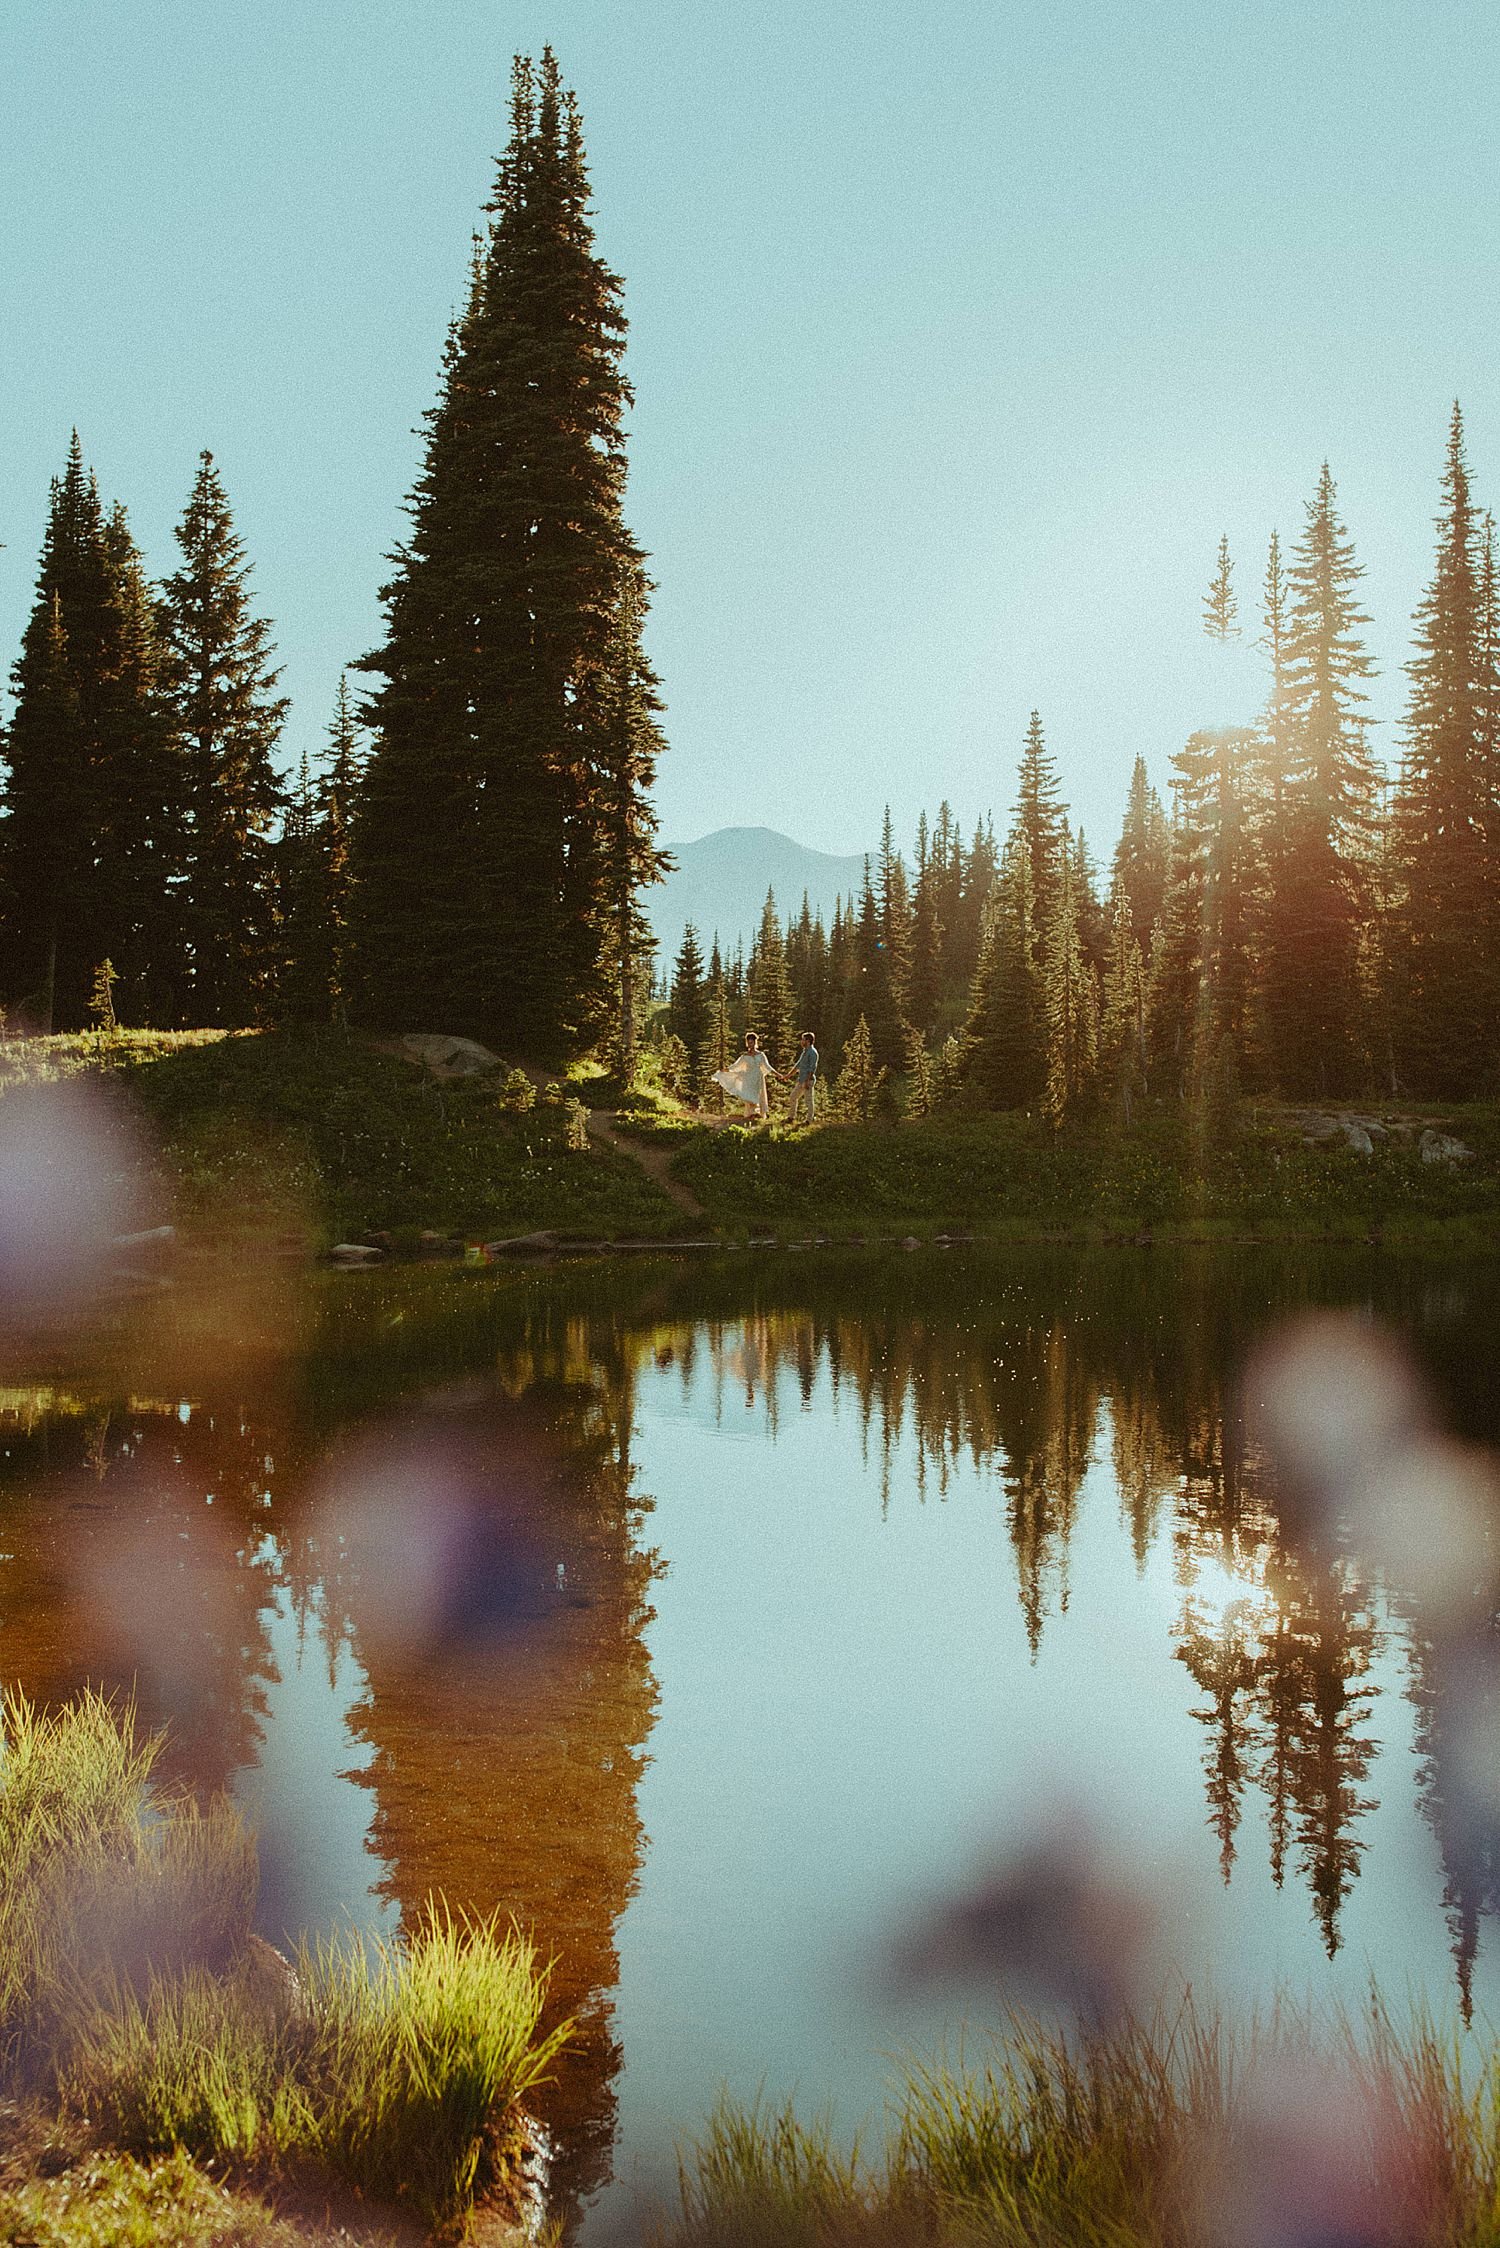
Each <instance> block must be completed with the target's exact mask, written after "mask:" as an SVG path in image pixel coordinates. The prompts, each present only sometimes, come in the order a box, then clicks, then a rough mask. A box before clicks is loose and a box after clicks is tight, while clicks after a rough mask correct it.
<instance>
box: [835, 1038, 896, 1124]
mask: <svg viewBox="0 0 1500 2248" xmlns="http://www.w3.org/2000/svg"><path fill="white" fill-rule="evenodd" d="M885 1077H886V1073H885V1071H884V1070H883V1069H879V1068H877V1067H876V1063H875V1048H874V1045H873V1044H872V1042H871V1038H870V1026H869V1024H868V1023H867V1022H866V1021H865V1018H864V1016H863V1015H861V1016H860V1018H859V1020H858V1022H857V1023H856V1024H855V1026H854V1028H853V1030H852V1031H851V1032H850V1034H849V1038H848V1041H847V1043H846V1045H845V1047H844V1060H843V1067H842V1068H841V1069H840V1071H839V1075H838V1082H837V1084H836V1085H835V1086H834V1089H833V1107H834V1114H835V1115H836V1116H839V1117H841V1118H842V1119H843V1121H844V1122H845V1123H846V1124H868V1123H869V1122H870V1121H871V1119H872V1117H873V1116H874V1114H875V1110H876V1105H877V1103H878V1101H879V1099H880V1093H881V1088H882V1086H883V1085H884V1083H885Z"/></svg>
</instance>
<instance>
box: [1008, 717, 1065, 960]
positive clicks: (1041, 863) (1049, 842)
mask: <svg viewBox="0 0 1500 2248" xmlns="http://www.w3.org/2000/svg"><path fill="white" fill-rule="evenodd" d="M1015 824H1016V827H1017V829H1018V830H1019V831H1020V834H1021V838H1022V840H1023V842H1024V843H1025V845H1026V853H1027V856H1028V858H1029V859H1030V861H1031V893H1032V896H1033V898H1034V899H1035V901H1036V913H1037V921H1038V926H1039V927H1040V926H1042V925H1043V924H1044V923H1045V921H1046V919H1047V916H1048V915H1049V914H1050V912H1051V910H1052V901H1053V898H1054V896H1055V894H1056V890H1057V885H1058V880H1059V876H1060V874H1061V871H1062V852H1063V830H1064V827H1065V826H1066V819H1065V815H1064V813H1063V807H1062V790H1061V787H1060V786H1059V783H1058V778H1057V764H1056V761H1055V760H1054V758H1053V755H1052V752H1051V751H1050V750H1049V749H1048V747H1047V744H1046V739H1045V737H1044V736H1043V733H1042V721H1041V716H1040V713H1039V712H1037V711H1033V712H1032V714H1031V721H1030V723H1029V725H1028V726H1027V728H1026V741H1025V744H1024V747H1023V748H1022V751H1021V765H1020V771H1019V773H1018V775H1017V779H1016V817H1015Z"/></svg>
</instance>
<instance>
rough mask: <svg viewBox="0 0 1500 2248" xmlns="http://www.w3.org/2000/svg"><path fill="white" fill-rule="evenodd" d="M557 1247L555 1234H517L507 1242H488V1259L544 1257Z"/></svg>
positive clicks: (485, 1245)
mask: <svg viewBox="0 0 1500 2248" xmlns="http://www.w3.org/2000/svg"><path fill="white" fill-rule="evenodd" d="M556 1247H557V1235H556V1234H555V1233H516V1234H512V1235H511V1236H510V1238H509V1239H508V1240H506V1241H486V1243H485V1244H484V1254H485V1255H486V1256H487V1257H544V1256H545V1255H546V1254H547V1252H548V1250H549V1249H555V1248H556Z"/></svg>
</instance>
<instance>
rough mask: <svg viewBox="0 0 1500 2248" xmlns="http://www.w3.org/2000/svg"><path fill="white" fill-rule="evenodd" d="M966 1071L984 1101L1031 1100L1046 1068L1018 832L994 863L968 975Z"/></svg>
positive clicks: (1027, 877) (1015, 1103)
mask: <svg viewBox="0 0 1500 2248" xmlns="http://www.w3.org/2000/svg"><path fill="white" fill-rule="evenodd" d="M965 1043H966V1061H965V1075H966V1078H967V1081H968V1083H969V1084H970V1086H971V1087H972V1088H973V1091H974V1093H975V1094H976V1095H977V1097H978V1099H979V1100H980V1101H981V1103H982V1104H983V1105H984V1106H985V1107H986V1108H1030V1107H1032V1106H1033V1105H1034V1104H1035V1102H1036V1101H1037V1100H1038V1099H1039V1098H1040V1097H1041V1093H1042V1090H1043V1087H1044V1086H1045V1084H1046V1075H1047V1036H1046V1018H1045V1010H1044V1004H1043V996H1042V978H1041V972H1040V968H1039V965H1038V959H1037V936H1036V903H1035V897H1034V893H1033V891H1032V886H1031V854H1030V852H1029V851H1028V850H1027V848H1026V844H1025V841H1024V839H1023V838H1022V837H1021V836H1020V835H1019V834H1017V835H1014V836H1013V837H1012V838H1011V841H1010V843H1009V845H1008V846H1007V848H1006V853H1005V857H1004V860H1003V861H1002V863H1001V868H1000V877H999V880H998V882H997V883H996V885H995V891H994V896H993V898H992V900H991V905H990V911H989V915H988V917H987V921H986V926H985V936H984V944H983V948H982V951H981V954H980V962H979V967H978V969H977V971H976V974H975V978H974V990H973V997H972V1001H971V1004H970V1009H969V1019H968V1024H967V1029H966V1042H965Z"/></svg>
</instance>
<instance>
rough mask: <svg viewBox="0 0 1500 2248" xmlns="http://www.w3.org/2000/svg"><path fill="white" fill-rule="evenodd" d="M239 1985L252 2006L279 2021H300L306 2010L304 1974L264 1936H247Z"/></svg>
mask: <svg viewBox="0 0 1500 2248" xmlns="http://www.w3.org/2000/svg"><path fill="white" fill-rule="evenodd" d="M240 1987H241V1989H242V1990H243V1991H244V1993H245V1996H246V1997H247V1998H248V1999H249V2000H250V2003H251V2004H252V2005H253V2006H258V2007H260V2008H261V2009H263V2011H264V2012H266V2013H267V2014H270V2015H273V2016H274V2017H275V2018H276V2019H277V2020H278V2021H283V2022H287V2021H291V2022H295V2021H300V2020H301V2019H302V2018H303V2016H304V2015H305V2014H306V2012H307V1993H306V1991H305V1990H304V1989H303V1987H302V1978H301V1976H300V1975H299V1974H298V1972H297V1970H296V1968H295V1967H294V1966H293V1965H292V1963H291V1961H290V1960H289V1959H288V1958H287V1957H286V1954H285V1953H284V1952H280V1951H278V1950H277V1949H276V1946H275V1945H274V1944H268V1943H267V1942H266V1939H265V1937H264V1936H256V1935H250V1936H247V1937H246V1938H245V1948H244V1950H243V1951H242V1952H241V1954H240Z"/></svg>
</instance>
